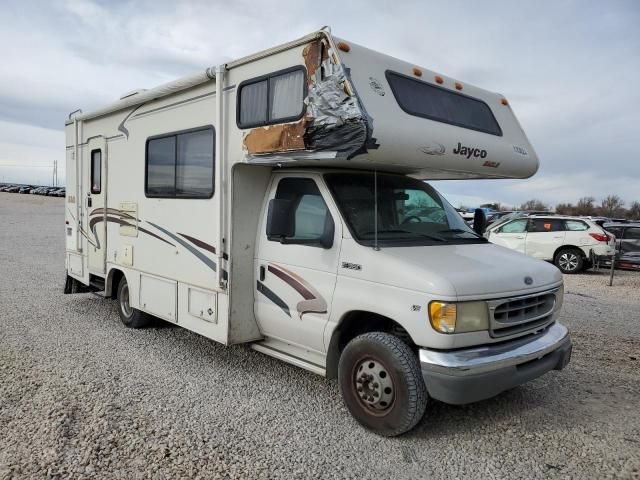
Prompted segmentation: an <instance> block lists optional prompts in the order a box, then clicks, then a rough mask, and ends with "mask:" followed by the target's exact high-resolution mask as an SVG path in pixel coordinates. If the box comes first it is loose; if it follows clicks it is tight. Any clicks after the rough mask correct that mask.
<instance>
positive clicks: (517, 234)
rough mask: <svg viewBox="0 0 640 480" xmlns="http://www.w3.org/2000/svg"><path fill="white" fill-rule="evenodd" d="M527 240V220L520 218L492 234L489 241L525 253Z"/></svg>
mask: <svg viewBox="0 0 640 480" xmlns="http://www.w3.org/2000/svg"><path fill="white" fill-rule="evenodd" d="M526 238H527V219H526V218H518V219H516V220H511V221H510V222H507V223H505V224H504V225H502V226H501V227H498V228H497V229H496V230H494V231H492V232H491V235H490V236H489V240H490V241H491V243H495V244H496V245H502V246H503V247H507V248H510V249H511V250H516V251H518V252H521V253H525V240H526Z"/></svg>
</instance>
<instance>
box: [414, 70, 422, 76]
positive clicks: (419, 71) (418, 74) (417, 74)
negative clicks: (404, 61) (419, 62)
mask: <svg viewBox="0 0 640 480" xmlns="http://www.w3.org/2000/svg"><path fill="white" fill-rule="evenodd" d="M413 74H414V75H415V76H416V77H421V76H422V70H420V69H419V68H414V69H413Z"/></svg>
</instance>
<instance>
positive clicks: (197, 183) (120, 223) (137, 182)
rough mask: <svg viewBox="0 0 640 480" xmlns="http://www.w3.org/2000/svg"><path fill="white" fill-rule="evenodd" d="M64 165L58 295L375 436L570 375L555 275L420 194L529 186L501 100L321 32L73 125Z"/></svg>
mask: <svg viewBox="0 0 640 480" xmlns="http://www.w3.org/2000/svg"><path fill="white" fill-rule="evenodd" d="M66 166H67V169H66V171H67V190H66V201H65V212H66V213H65V215H66V218H65V220H66V226H65V228H66V231H65V236H66V237H65V238H66V252H65V265H66V275H67V277H66V283H65V292H66V293H76V292H82V291H87V290H91V291H93V292H95V293H97V294H99V295H102V296H104V297H105V298H109V299H114V300H115V301H116V302H117V305H118V309H119V314H120V317H121V319H122V322H123V323H124V324H125V325H126V326H127V327H132V328H139V327H144V326H145V325H147V324H148V323H149V320H150V319H151V318H153V317H157V318H160V319H162V320H164V321H167V322H171V323H173V324H176V325H178V326H181V327H184V328H186V329H189V330H191V331H193V332H196V333H198V334H200V335H203V336H205V337H208V338H210V339H212V340H215V341H217V342H220V343H222V344H225V345H232V344H242V343H244V344H248V345H249V346H250V347H251V348H253V349H255V350H257V351H259V352H262V353H264V354H266V355H270V356H273V357H276V358H278V359H280V360H282V361H285V362H289V363H291V364H293V365H296V366H298V367H301V368H305V369H307V370H310V371H312V372H315V373H317V374H320V375H323V376H326V377H328V378H336V379H337V381H338V382H339V385H340V389H341V392H342V395H343V398H344V402H345V404H346V406H347V407H348V409H349V411H350V412H351V413H352V414H353V416H354V417H355V418H356V419H357V421H358V422H360V423H361V424H362V425H364V426H365V427H366V428H369V429H371V430H373V431H375V432H377V433H379V434H381V435H387V436H392V435H398V434H401V433H403V432H406V431H407V430H409V429H411V428H412V427H414V426H415V425H416V424H417V423H418V422H419V420H420V419H421V417H422V415H423V413H424V411H425V407H426V405H427V402H428V401H431V400H432V399H433V400H439V401H443V402H447V403H451V404H465V403H470V402H475V401H479V400H483V399H486V398H490V397H492V396H494V395H496V394H498V393H500V392H502V391H505V390H507V389H510V388H513V387H515V386H517V385H520V384H522V383H523V382H526V381H528V380H531V379H533V378H536V377H538V376H540V375H542V374H544V373H546V372H548V371H550V370H553V369H555V370H561V369H562V368H563V367H564V366H565V365H566V364H567V363H568V362H569V358H570V353H571V341H570V338H569V334H568V332H567V329H566V328H565V327H564V326H563V325H561V324H560V323H558V322H557V321H556V320H557V317H558V314H559V310H560V308H561V306H562V299H563V282H562V276H561V274H560V272H559V271H558V270H557V269H556V268H555V267H554V266H552V265H549V264H547V263H545V262H542V261H540V260H535V259H532V258H529V257H526V256H524V255H522V254H520V253H518V252H514V251H511V250H508V249H506V248H503V247H499V246H496V245H492V244H490V243H488V242H487V240H486V239H484V238H483V237H482V235H479V234H478V233H476V232H474V231H473V230H472V229H471V228H470V227H469V226H468V225H467V224H466V223H465V221H464V220H463V219H462V218H461V217H460V215H459V214H458V213H457V212H456V211H455V209H454V208H453V207H452V206H451V205H450V204H449V203H448V202H447V200H446V199H445V198H443V196H442V195H440V194H439V193H438V192H437V191H436V190H435V189H434V188H433V187H431V186H430V185H429V184H428V183H426V181H427V180H431V179H470V180H471V179H487V178H527V177H529V176H531V175H533V174H534V173H535V172H536V170H537V168H538V158H537V156H536V153H535V151H534V149H533V148H532V146H531V145H530V143H529V141H528V140H527V138H526V136H525V133H524V132H523V130H522V128H521V127H520V125H519V123H518V121H517V120H516V118H515V116H514V113H513V111H512V109H511V106H510V104H509V102H508V101H507V99H506V98H504V97H503V96H502V95H500V94H497V93H492V92H490V91H487V90H484V89H481V88H478V87H475V86H473V85H470V84H468V83H466V82H463V81H461V80H458V79H455V78H451V77H448V76H446V75H442V74H440V73H436V72H433V71H431V70H429V69H427V68H424V67H421V66H418V65H414V64H412V63H407V62H404V61H401V60H398V59H396V58H393V57H390V56H386V55H383V54H381V53H378V52H375V51H372V50H370V49H367V48H364V47H362V46H359V45H357V44H355V43H353V42H350V41H347V40H342V39H338V38H335V37H334V36H333V35H332V34H331V32H330V31H329V30H328V29H322V30H320V31H317V32H314V33H312V34H310V35H308V36H305V37H303V38H300V39H298V40H295V41H292V42H290V43H287V44H283V45H280V46H277V47H274V48H270V49H268V50H265V51H261V52H258V53H255V54H253V55H250V56H248V57H245V58H242V59H239V60H236V61H232V62H229V63H226V64H222V65H217V66H213V67H210V68H206V69H205V70H203V71H202V72H200V73H197V74H195V75H192V76H189V77H186V78H182V79H179V80H176V81H173V82H170V83H167V84H164V85H161V86H159V87H157V88H154V89H150V90H136V91H133V92H131V93H129V94H126V95H124V96H123V97H122V98H121V99H120V100H119V101H117V102H115V103H113V104H111V105H108V106H106V107H104V108H100V109H98V110H95V111H91V112H82V111H76V112H73V113H72V114H70V116H69V119H68V121H67V122H66ZM301 408H304V406H302V407H301Z"/></svg>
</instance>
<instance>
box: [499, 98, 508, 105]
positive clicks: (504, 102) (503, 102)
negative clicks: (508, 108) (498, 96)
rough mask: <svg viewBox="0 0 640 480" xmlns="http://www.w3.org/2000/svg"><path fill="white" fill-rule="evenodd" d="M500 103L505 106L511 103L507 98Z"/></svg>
mask: <svg viewBox="0 0 640 480" xmlns="http://www.w3.org/2000/svg"><path fill="white" fill-rule="evenodd" d="M500 103H501V104H503V105H509V102H507V99H506V98H503V99H502V100H500Z"/></svg>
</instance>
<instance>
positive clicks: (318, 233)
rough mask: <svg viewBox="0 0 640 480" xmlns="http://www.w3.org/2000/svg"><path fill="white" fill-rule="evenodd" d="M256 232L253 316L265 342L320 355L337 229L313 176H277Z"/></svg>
mask: <svg viewBox="0 0 640 480" xmlns="http://www.w3.org/2000/svg"><path fill="white" fill-rule="evenodd" d="M263 210H264V211H263V215H262V220H261V224H260V225H259V227H258V241H257V245H258V249H257V252H256V258H255V277H256V283H255V284H256V292H255V295H254V311H255V315H256V320H257V321H258V325H259V326H260V330H261V332H262V334H263V335H264V336H265V337H271V338H274V339H278V340H281V341H284V342H287V343H288V344H293V345H295V346H298V347H302V348H304V349H306V350H311V351H314V352H317V353H323V352H324V351H325V346H324V343H323V332H324V327H325V325H326V323H327V321H328V318H329V314H330V309H331V300H332V296H333V291H334V288H335V285H336V276H337V270H338V259H339V252H340V239H341V238H342V232H341V223H340V222H339V221H338V218H339V217H338V215H337V211H336V209H335V206H334V204H333V202H332V201H331V198H330V196H329V193H328V191H327V189H326V186H325V185H324V183H323V182H322V181H321V179H320V178H317V177H314V176H312V175H303V174H300V175H295V176H292V175H284V174H282V175H275V176H274V179H273V182H272V185H271V188H270V192H269V196H268V199H267V204H266V205H265V208H264V209H263Z"/></svg>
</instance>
